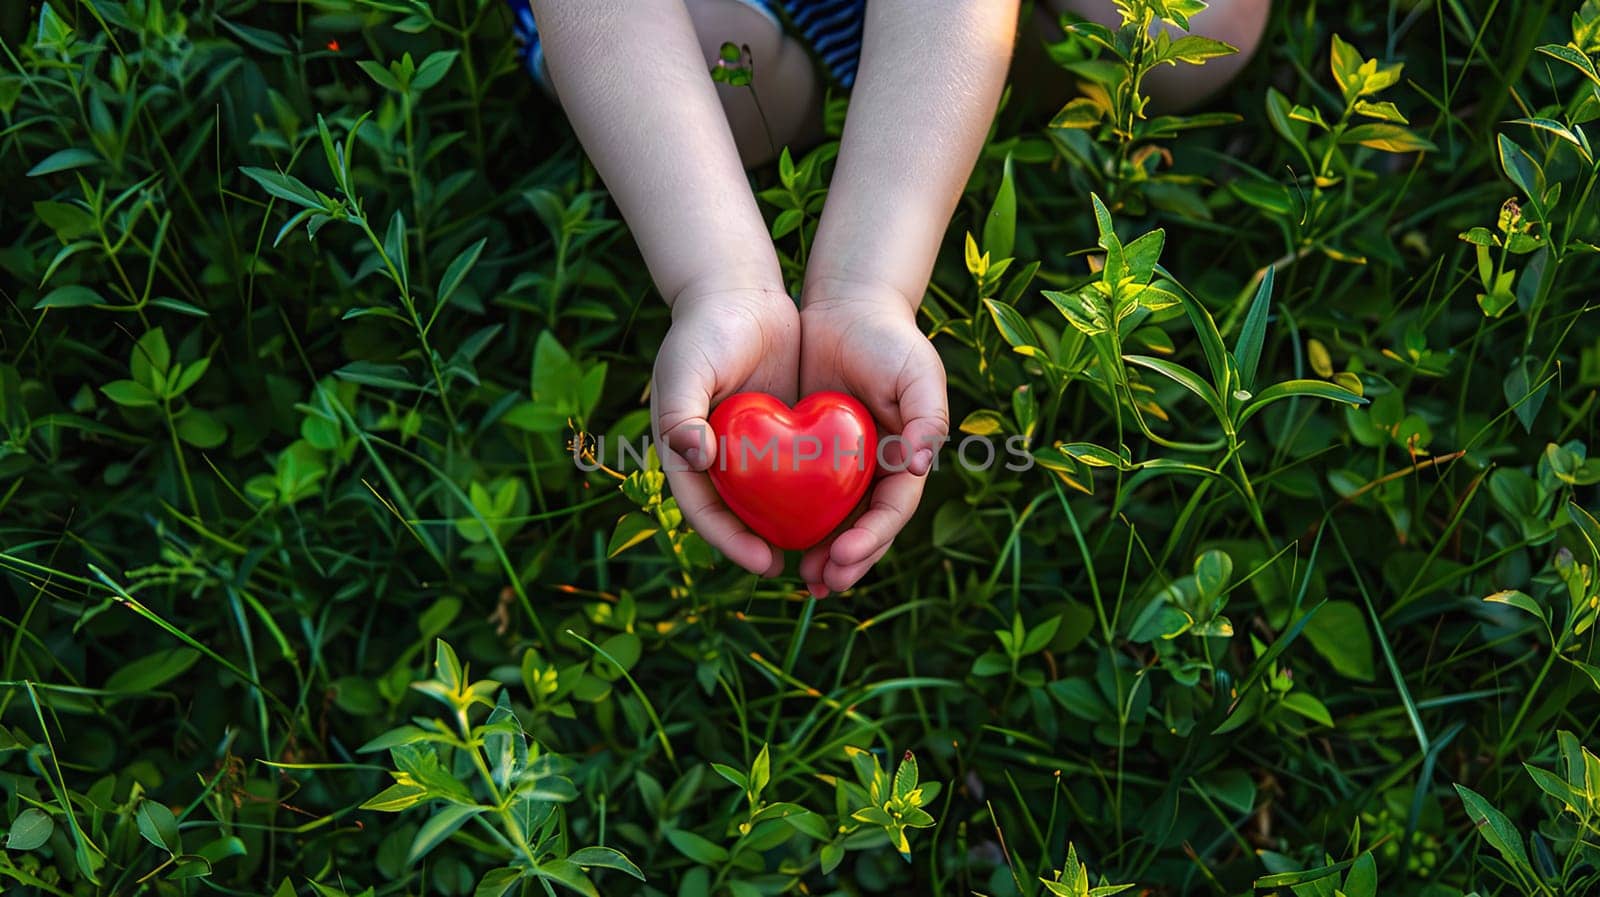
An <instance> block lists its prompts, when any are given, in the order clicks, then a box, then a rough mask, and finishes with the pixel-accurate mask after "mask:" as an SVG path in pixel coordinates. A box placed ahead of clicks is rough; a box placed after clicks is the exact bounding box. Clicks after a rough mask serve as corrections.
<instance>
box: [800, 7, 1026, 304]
mask: <svg viewBox="0 0 1600 897" xmlns="http://www.w3.org/2000/svg"><path fill="white" fill-rule="evenodd" d="M1017 7H1018V3H1017V2H1016V0H941V2H938V3H928V2H926V0H873V2H872V3H869V4H867V22H866V31H865V40H864V46H863V47H862V52H861V67H860V70H859V72H858V74H857V76H856V86H855V91H854V93H853V94H852V96H851V100H850V112H849V115H848V116H847V118H846V119H845V128H844V139H843V142H842V144H841V147H840V152H839V164H838V166H837V167H836V168H835V170H834V174H833V183H832V186H831V187H830V189H829V193H828V200H827V204H826V206H825V207H824V209H823V212H822V222H821V224H820V225H819V227H818V231H817V240H816V245H815V246H814V247H813V249H812V254H811V264H810V268H809V270H808V271H807V272H806V276H807V293H808V294H815V295H817V296H818V297H819V298H822V297H826V298H842V297H837V296H833V295H830V294H832V293H834V292H835V291H834V290H831V289H828V288H827V283H828V282H832V281H837V282H843V283H846V284H852V285H861V286H868V285H875V286H878V287H886V288H888V289H890V290H893V291H894V292H896V293H898V294H900V295H902V296H904V297H905V299H906V301H908V302H909V303H910V304H911V306H912V307H913V308H914V307H916V305H917V304H919V303H920V302H921V301H922V293H923V290H924V289H925V288H926V287H927V283H928V276H929V275H930V274H931V273H932V271H933V262H934V258H935V256H936V255H937V254H938V251H939V243H940V241H941V239H942V238H943V237H944V232H945V228H946V227H947V226H948V225H949V223H950V216H951V214H952V213H953V212H954V211H955V207H956V202H957V200H958V199H959V198H960V196H961V190H962V188H963V187H964V186H966V182H967V177H968V175H970V174H971V173H972V166H973V163H974V162H975V161H976V160H977V157H978V152H979V150H981V149H982V147H983V140H984V137H985V135H986V134H987V133H988V130H989V123H990V121H991V120H992V119H993V117H994V111H995V107H996V106H997V105H998V104H999V101H1000V91H1001V89H1002V88H1003V87H1004V85H1005V77H1006V69H1007V67H1008V65H1009V64H1010V61H1011V48H1012V44H1013V40H1014V36H1015V32H1016V27H1017Z"/></svg>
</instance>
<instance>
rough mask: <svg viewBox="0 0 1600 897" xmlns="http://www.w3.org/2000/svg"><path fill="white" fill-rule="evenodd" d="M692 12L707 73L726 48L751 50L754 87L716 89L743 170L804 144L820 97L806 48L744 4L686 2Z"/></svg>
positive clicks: (716, 0) (766, 15) (735, 0)
mask: <svg viewBox="0 0 1600 897" xmlns="http://www.w3.org/2000/svg"><path fill="white" fill-rule="evenodd" d="M688 8H689V16H690V18H692V19H693V20H694V27H695V33H696V34H697V35H698V36H699V38H700V46H701V48H702V49H703V50H704V51H705V55H706V65H707V67H708V68H709V67H710V66H712V65H715V64H716V61H717V59H718V58H719V54H720V52H721V49H722V45H723V44H724V43H731V44H734V45H735V46H738V47H740V48H745V47H748V48H749V50H750V56H749V63H750V68H751V72H752V74H753V75H754V80H753V82H752V84H751V86H749V87H736V86H733V85H729V84H718V85H717V92H718V95H719V96H720V97H721V99H722V108H723V110H724V111H725V112H726V113H727V116H728V125H729V127H730V128H731V129H732V131H733V137H734V141H735V142H736V143H737V144H738V146H739V156H740V158H741V159H743V160H744V163H745V165H747V166H751V165H756V164H759V163H761V162H765V161H768V160H770V159H772V158H773V157H774V156H776V155H777V153H778V151H779V150H781V149H782V148H783V147H784V146H786V145H789V144H794V143H798V142H800V141H802V140H804V139H805V138H806V137H807V136H808V131H809V130H810V127H811V125H812V123H813V122H814V121H816V120H817V118H818V115H817V110H818V108H819V105H820V101H821V95H822V89H821V83H820V79H819V78H818V75H817V71H816V67H815V66H814V65H813V63H812V61H811V57H810V55H809V54H807V53H806V50H805V48H804V47H803V46H801V44H800V43H799V42H798V41H796V40H794V39H793V38H791V37H789V36H788V35H787V34H785V33H784V30H783V27H782V26H781V25H780V24H779V23H778V22H777V21H776V20H775V19H774V18H773V17H772V16H771V15H770V14H769V13H766V12H764V11H763V10H761V9H758V8H757V7H756V6H755V5H753V4H752V3H749V2H744V0H688ZM752 89H754V91H755V93H754V94H752V93H751V91H752ZM757 97H759V98H760V102H759V104H758V103H757V100H756V98H757Z"/></svg>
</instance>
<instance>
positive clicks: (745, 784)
mask: <svg viewBox="0 0 1600 897" xmlns="http://www.w3.org/2000/svg"><path fill="white" fill-rule="evenodd" d="M711 769H712V771H713V772H715V773H716V774H717V775H719V776H722V777H723V778H724V779H727V780H728V783H729V784H731V785H733V787H735V788H738V789H739V790H740V791H747V790H749V788H750V778H749V776H746V775H745V774H744V773H742V772H740V771H739V770H737V769H734V768H733V767H731V766H729V765H728V764H726V763H713V764H711Z"/></svg>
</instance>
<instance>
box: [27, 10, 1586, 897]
mask: <svg viewBox="0 0 1600 897" xmlns="http://www.w3.org/2000/svg"><path fill="white" fill-rule="evenodd" d="M1141 5H1142V4H1141ZM1573 6H1574V5H1573V4H1571V3H1568V4H1555V3H1543V4H1538V3H1531V2H1523V0H1447V2H1439V3H1433V2H1417V3H1411V2H1406V3H1398V2H1397V3H1394V4H1388V5H1386V4H1378V3H1354V4H1281V5H1280V7H1281V8H1280V9H1278V10H1277V12H1276V14H1275V16H1274V19H1273V21H1272V23H1271V25H1270V27H1269V32H1268V35H1267V37H1266V39H1265V40H1264V42H1263V47H1264V50H1263V52H1262V53H1261V54H1260V56H1259V57H1258V58H1257V59H1256V60H1255V61H1254V62H1252V64H1251V65H1250V67H1249V68H1248V69H1247V70H1246V71H1245V73H1244V75H1243V76H1242V77H1241V79H1240V80H1239V81H1238V82H1237V83H1236V84H1235V85H1233V86H1232V87H1231V88H1230V89H1229V90H1228V92H1227V94H1226V96H1224V97H1222V98H1220V99H1218V100H1217V101H1216V102H1215V103H1213V104H1212V105H1211V106H1209V107H1208V108H1207V109H1206V110H1205V111H1204V112H1201V113H1196V114H1195V115H1193V116H1190V117H1188V118H1185V119H1177V120H1160V119H1140V118H1138V117H1137V116H1136V115H1134V113H1133V108H1134V105H1133V103H1134V93H1135V91H1132V90H1123V89H1117V85H1116V83H1115V82H1117V81H1120V80H1122V78H1123V77H1124V75H1125V74H1127V73H1134V74H1135V75H1136V74H1137V73H1138V72H1139V71H1142V70H1143V69H1144V68H1147V67H1148V66H1149V65H1151V64H1153V63H1152V62H1151V59H1152V56H1151V54H1152V53H1154V52H1156V51H1157V50H1158V49H1159V48H1156V47H1154V46H1153V45H1152V44H1148V43H1142V42H1140V43H1136V46H1137V47H1138V49H1137V51H1136V52H1130V53H1129V57H1130V58H1129V59H1127V60H1123V61H1118V60H1116V59H1114V57H1113V53H1112V51H1110V50H1106V49H1104V48H1099V47H1097V45H1096V41H1097V40H1100V41H1107V42H1110V43H1115V42H1114V41H1113V40H1111V36H1110V35H1109V34H1100V33H1097V32H1094V31H1092V30H1084V31H1082V32H1081V33H1080V34H1079V35H1078V36H1077V37H1074V38H1071V39H1069V41H1068V42H1067V43H1065V44H1063V45H1061V46H1059V47H1057V48H1056V50H1055V56H1056V60H1057V62H1058V63H1060V64H1062V65H1064V66H1066V67H1067V68H1068V69H1070V70H1072V72H1073V73H1074V75H1075V76H1076V77H1078V78H1079V79H1090V80H1094V79H1096V78H1100V79H1110V81H1111V82H1113V83H1111V84H1110V85H1109V88H1110V89H1108V91H1107V92H1106V94H1105V96H1106V99H1105V100H1104V101H1103V102H1101V103H1098V104H1097V103H1094V102H1087V103H1086V102H1078V103H1075V104H1073V105H1070V106H1068V107H1067V109H1065V110H1062V112H1061V114H1060V115H1059V116H1057V118H1056V121H1055V125H1056V126H1047V125H1048V124H1049V123H1048V122H1046V121H1041V120H1038V119H1036V118H1033V117H1030V116H1029V115H1027V114H1025V113H1024V111H1023V110H1022V109H1021V108H1020V107H1021V104H1020V102H1018V103H1011V104H1008V105H1007V107H1006V108H1005V109H1003V110H1002V112H1001V114H1000V115H999V117H998V120H997V124H996V128H995V131H994V135H993V137H992V139H991V141H990V144H989V146H988V148H987V149H986V151H985V153H984V156H983V158H982V160H981V161H980V163H979V165H978V168H977V170H976V172H975V173H974V175H973V177H972V179H971V183H970V184H969V186H968V189H967V191H966V195H965V198H964V200H963V203H962V205H961V208H960V210H959V211H958V213H957V216H956V220H955V221H954V222H953V224H952V227H951V232H950V235H949V240H948V244H947V247H946V251H945V252H944V253H943V254H942V256H941V260H940V264H939V266H938V268H937V269H936V271H935V275H934V282H933V284H932V285H931V286H930V292H929V296H928V297H927V300H926V301H925V303H924V305H923V315H922V323H923V324H924V326H925V329H926V331H927V332H928V333H929V334H930V335H932V337H933V340H934V344H935V345H936V346H937V347H938V348H939V350H940V352H941V355H942V356H943V358H944V362H945V366H946V368H947V369H948V371H949V373H950V394H951V403H952V410H953V412H954V414H955V419H956V420H957V421H958V422H960V423H961V425H962V428H963V430H965V431H966V432H972V433H991V434H995V435H998V436H1018V435H1020V436H1023V437H1025V438H1026V439H1027V440H1028V444H1029V445H1030V446H1031V448H1032V450H1033V452H1034V456H1035V458H1036V460H1037V461H1038V465H1037V466H1035V467H1034V468H1033V469H1031V470H1028V471H1020V472H1019V471H1010V470H1005V469H1003V468H1001V467H996V468H995V469H993V470H991V471H986V472H972V471H967V470H964V469H962V468H960V467H959V466H958V465H950V464H947V465H944V466H942V468H941V470H940V471H939V472H937V473H936V474H935V475H934V476H933V477H932V479H931V481H930V483H929V486H928V493H927V496H926V498H925V499H924V501H923V505H922V509H921V511H920V512H919V514H918V516H917V518H916V519H915V520H914V521H913V522H912V524H911V525H910V526H909V527H908V528H907V530H906V531H905V532H904V533H903V534H902V535H901V536H900V538H899V540H898V542H897V548H896V549H895V550H894V551H892V552H891V553H890V554H889V555H888V556H887V557H886V558H885V559H884V560H883V562H882V563H881V564H879V565H878V567H877V569H876V570H875V571H874V572H873V573H872V574H871V575H870V576H869V577H868V578H867V580H865V581H864V583H863V584H862V585H861V586H860V587H858V588H856V589H855V590H853V591H851V592H850V593H848V594H846V595H844V596H839V597H835V598H830V599H828V600H826V601H823V602H812V601H810V600H809V599H808V598H807V597H806V595H805V592H804V589H803V587H802V585H801V583H800V582H799V580H798V579H796V578H792V577H791V578H786V579H778V580H771V581H758V580H755V579H754V578H752V577H750V576H748V575H744V574H741V573H739V572H738V571H736V570H730V569H729V568H728V567H727V565H725V564H722V563H719V562H718V561H717V559H716V558H715V557H714V556H713V554H712V552H711V551H710V550H709V549H708V548H707V546H706V545H705V544H704V542H702V541H701V540H700V539H699V538H698V537H697V536H696V535H695V534H693V533H692V532H690V531H688V530H687V529H686V528H685V527H684V526H683V525H682V521H681V518H680V516H679V514H678V512H677V510H676V508H675V506H674V505H673V504H672V501H671V499H670V497H669V496H667V495H665V494H663V485H662V477H661V475H660V473H659V471H654V470H651V469H643V470H641V469H634V468H631V467H630V468H624V469H620V470H618V469H613V468H606V469H604V470H597V471H593V472H587V473H586V472H583V471H580V470H579V469H578V468H577V466H576V465H575V464H574V463H573V457H572V448H571V447H572V445H573V444H574V443H576V444H577V445H578V447H579V448H580V450H581V448H582V447H583V446H584V445H585V444H587V443H586V440H587V439H588V438H589V437H590V436H593V435H599V434H605V435H606V436H607V437H608V442H610V443H612V444H614V440H616V439H619V438H625V437H632V438H637V437H638V436H639V435H640V434H642V433H643V432H645V431H646V429H647V417H646V412H645V410H644V408H645V405H644V402H643V401H642V397H643V396H644V395H645V391H646V388H647V385H648V375H649V369H650V362H651V359H652V357H653V352H654V348H655V346H657V345H658V344H659V341H660V338H661V335H662V333H663V332H664V330H665V328H666V325H667V318H668V316H667V314H666V311H665V309H664V307H662V305H661V303H659V302H658V301H657V300H656V298H655V297H654V296H653V295H652V292H651V289H650V286H649V284H648V282H647V281H646V279H645V278H644V276H643V272H642V266H641V265H640V264H639V262H638V258H637V255H636V254H635V252H634V250H633V249H632V247H631V244H630V241H629V238H628V236H627V233H626V231H625V229H624V228H622V227H621V225H620V222H619V221H618V220H617V218H616V215H615V212H614V210H613V209H612V208H611V207H610V205H609V204H608V202H607V199H606V197H605V194H604V192H603V188H602V187H601V185H600V184H599V182H598V180H597V178H596V177H595V175H594V173H593V171H592V170H591V169H589V168H588V167H587V166H586V164H585V163H584V162H583V160H582V157H581V154H580V152H579V150H578V148H577V145H576V143H575V142H574V141H573V139H572V137H571V135H570V133H569V132H568V130H567V129H566V126H565V124H564V123H563V122H562V120H561V119H560V117H559V114H558V113H557V112H556V110H555V109H554V108H553V107H552V106H551V105H550V104H549V103H548V102H547V101H546V100H545V99H544V98H543V97H542V96H540V95H539V94H538V92H537V90H536V89H534V88H533V87H532V86H531V85H530V84H529V83H528V79H527V78H526V77H525V76H524V75H523V73H522V71H521V70H520V68H519V65H518V63H517V61H516V59H515V55H514V48H513V46H512V45H511V43H510V41H509V37H508V25H509V22H508V21H507V14H506V13H505V11H504V10H503V9H502V8H501V6H500V5H499V4H498V3H496V2H483V3H481V4H480V3H478V2H476V0H455V2H442V3H434V4H429V3H422V2H416V3H412V2H387V0H386V2H378V0H304V2H292V3H291V2H257V0H228V2H218V3H207V4H196V3H179V2H177V0H96V2H94V3H93V4H91V3H89V2H87V0H76V2H75V0H59V2H55V3H52V4H50V5H49V6H41V5H39V4H35V3H11V4H7V5H5V7H4V8H3V9H0V184H3V185H4V187H3V190H0V268H3V269H4V270H5V272H6V275H7V276H6V278H5V279H4V280H3V281H0V297H3V299H4V301H3V302H0V434H3V438H0V571H3V574H0V575H3V584H0V596H3V597H0V624H3V625H0V800H3V803H4V807H3V810H0V831H3V832H5V839H6V840H5V842H4V849H3V850H0V890H4V891H5V893H7V894H10V893H41V894H55V895H61V894H71V895H78V894H84V895H88V894H102V893H117V894H135V893H160V894H178V893H193V894H205V893H214V892H220V893H226V894H273V895H280V894H281V895H288V894H299V895H310V894H319V895H334V894H357V893H362V892H364V891H368V890H369V889H370V892H371V893H374V894H401V893H406V894H420V893H429V894H435V893H437V894H471V893H477V894H481V895H498V894H510V893H520V894H528V895H536V894H552V895H553V894H561V893H591V894H593V893H602V894H606V895H633V894H638V895H685V897H687V895H704V894H715V895H719V897H754V895H772V894H798V893H809V894H848V895H855V894H916V895H941V897H954V895H967V894H971V893H981V894H986V895H1018V894H1021V895H1029V897H1032V895H1043V894H1067V895H1077V897H1081V895H1084V894H1086V893H1096V894H1101V893H1111V891H1109V890H1108V891H1091V890H1090V889H1091V887H1098V886H1099V885H1101V884H1102V882H1106V883H1109V882H1115V883H1125V882H1126V883H1136V885H1137V889H1135V890H1130V891H1128V892H1126V893H1130V894H1134V893H1141V892H1148V893H1150V894H1160V895H1176V894H1212V895H1247V894H1266V893H1280V894H1294V895H1296V897H1310V895H1330V897H1331V895H1333V894H1334V893H1335V890H1334V889H1335V888H1336V887H1337V888H1338V889H1339V890H1340V891H1342V893H1344V894H1346V895H1348V897H1372V895H1375V894H1377V893H1383V894H1428V895H1432V897H1446V895H1463V894H1468V893H1472V892H1474V891H1475V892H1477V893H1478V894H1482V895H1490V894H1501V895H1512V894H1518V895H1521V894H1541V895H1569V897H1578V895H1587V894H1591V893H1593V892H1594V890H1595V888H1596V887H1600V762H1597V761H1596V760H1595V759H1594V752H1595V751H1596V750H1597V749H1600V733H1597V731H1596V728H1597V723H1600V657H1597V656H1596V654H1597V650H1596V635H1595V631H1596V630H1595V627H1594V623H1595V619H1596V614H1597V613H1600V577H1597V574H1596V572H1595V571H1596V570H1597V569H1600V550H1597V545H1600V524H1597V523H1596V521H1595V518H1594V516H1593V515H1595V514H1596V513H1597V511H1600V494H1597V490H1596V483H1597V482H1600V458H1597V459H1589V458H1588V450H1589V449H1588V447H1589V446H1590V445H1593V444H1595V443H1596V439H1597V436H1600V434H1597V433H1596V421H1597V419H1600V418H1597V413H1596V410H1597V407H1596V406H1597V402H1600V400H1597V390H1600V317H1597V316H1596V314H1595V313H1594V311H1595V305H1594V299H1593V296H1594V295H1595V293H1594V284H1595V283H1596V282H1600V264H1597V263H1596V253H1597V251H1600V250H1597V249H1596V244H1597V243H1600V200H1597V199H1596V197H1595V184H1596V181H1597V179H1600V174H1597V168H1596V162H1595V150H1594V147H1593V146H1592V145H1591V143H1590V140H1591V135H1592V134H1593V133H1594V131H1595V126H1594V124H1593V121H1594V120H1595V119H1596V118H1600V75H1596V74H1593V73H1594V63H1595V58H1596V54H1597V52H1600V9H1597V7H1596V4H1595V3H1594V2H1592V0H1591V2H1589V3H1587V4H1585V5H1584V6H1583V8H1582V10H1581V11H1578V14H1577V15H1573V13H1574V8H1573ZM1131 33H1136V32H1130V34H1131ZM1191 46H1192V45H1191ZM1368 58H1371V59H1374V60H1376V62H1375V63H1374V64H1373V65H1371V66H1368V67H1366V68H1363V62H1364V60H1366V59H1368ZM1094 60H1099V62H1098V63H1097V62H1094ZM756 63H757V65H756V69H755V71H754V77H756V78H759V77H760V76H761V75H760V71H759V60H757V61H756ZM1101 63H1110V64H1101ZM1400 66H1403V68H1399V67H1400ZM1133 80H1137V78H1134V79H1133ZM840 103H842V98H835V101H834V109H833V111H834V112H835V113H838V112H840V111H842V110H841V109H840V108H839V104H840ZM836 117H837V116H835V118H836ZM1586 132H1587V133H1586ZM834 148H835V147H834V145H832V144H827V145H824V146H823V147H821V148H817V149H811V150H809V151H802V152H797V153H796V154H795V155H794V156H793V157H792V160H791V164H790V165H787V166H784V167H782V168H781V169H780V168H778V167H777V166H774V168H773V169H772V170H764V171H760V172H756V173H755V174H754V175H753V179H754V181H755V185H756V187H757V189H758V190H760V191H762V194H761V195H762V198H763V201H764V207H765V208H766V210H767V212H768V213H769V216H770V219H771V220H772V222H773V224H774V229H775V231H776V232H778V233H779V234H780V236H779V237H778V238H777V243H778V246H779V249H780V251H781V253H782V254H783V255H784V261H785V270H786V272H787V274H788V275H789V276H790V278H791V279H796V278H798V277H799V275H800V273H801V272H802V270H803V263H804V247H805V246H806V245H808V244H809V238H810V233H811V230H812V229H813V228H814V227H815V225H816V211H817V208H818V207H819V206H820V200H821V197H822V196H823V195H825V190H826V184H827V179H828V176H829V173H830V171H831V158H832V151H833V149H834ZM790 209H798V210H800V213H799V215H798V216H796V215H794V214H790V215H787V216H784V215H783V214H782V213H783V212H784V211H785V210H790ZM1158 231H1159V233H1160V234H1161V236H1148V235H1150V234H1154V233H1157V232H1158ZM969 233H970V235H971V236H970V239H969V238H968V234H969ZM1007 260H1009V261H1007ZM606 460H607V461H608V463H609V462H610V461H611V460H613V459H612V458H610V457H608V458H607V459H606ZM1586 746H1587V750H1585V747H1586ZM1058 871H1064V873H1065V874H1062V875H1061V876H1060V877H1059V879H1058V877H1057V874H1058ZM1080 873H1081V874H1080ZM639 876H642V877H643V881H642V882H641V881H640V878H639ZM1102 876H1103V877H1104V878H1103V879H1102Z"/></svg>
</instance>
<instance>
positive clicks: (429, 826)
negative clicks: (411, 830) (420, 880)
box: [406, 804, 484, 865]
mask: <svg viewBox="0 0 1600 897" xmlns="http://www.w3.org/2000/svg"><path fill="white" fill-rule="evenodd" d="M483 811H484V808H483V807H476V806H470V805H467V804H445V805H443V806H441V807H440V808H439V809H437V810H435V811H434V813H433V815H432V816H429V817H428V821H427V822H424V823H423V824H422V828H420V829H418V830H417V836H416V838H415V839H413V840H412V842H411V849H410V850H408V851H407V852H406V864H407V865H411V864H413V863H415V862H416V861H417V860H420V859H422V858H423V857H425V856H427V855H428V852H429V851H431V850H433V849H434V848H435V847H438V846H439V844H440V843H442V842H443V841H444V839H446V838H448V837H450V836H451V835H453V834H455V833H456V830H457V829H459V828H461V827H462V826H463V825H466V824H467V822H468V821H469V820H471V819H472V817H474V816H477V815H478V814H479V813H482V812H483Z"/></svg>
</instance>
